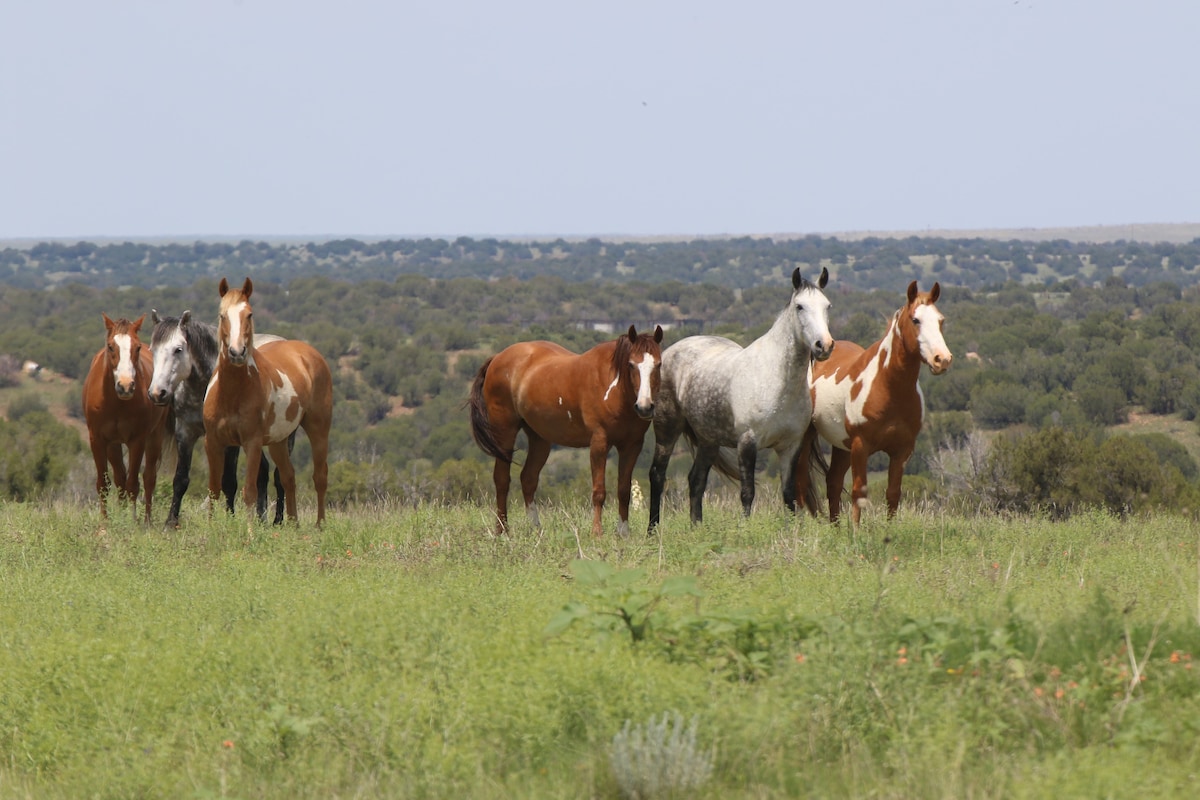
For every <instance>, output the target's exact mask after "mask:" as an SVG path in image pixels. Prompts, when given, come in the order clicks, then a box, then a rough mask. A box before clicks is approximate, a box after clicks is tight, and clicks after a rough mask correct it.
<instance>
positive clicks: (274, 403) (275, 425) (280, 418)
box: [267, 372, 300, 442]
mask: <svg viewBox="0 0 1200 800" xmlns="http://www.w3.org/2000/svg"><path fill="white" fill-rule="evenodd" d="M279 378H280V380H281V381H283V386H281V387H279V388H278V389H275V390H274V391H273V392H271V407H272V409H273V410H274V411H275V419H274V421H273V422H272V423H271V430H269V431H267V441H268V442H281V441H283V440H284V439H286V438H287V437H288V436H290V435H291V433H292V431H294V430H296V426H298V425H299V424H300V417H299V416H297V417H296V418H295V419H292V420H289V419H288V418H287V411H288V409H289V408H291V405H292V402H293V401H294V400H295V399H296V387H295V385H293V384H292V379H291V378H289V377H288V376H287V375H285V374H284V373H282V372H281V373H279Z"/></svg>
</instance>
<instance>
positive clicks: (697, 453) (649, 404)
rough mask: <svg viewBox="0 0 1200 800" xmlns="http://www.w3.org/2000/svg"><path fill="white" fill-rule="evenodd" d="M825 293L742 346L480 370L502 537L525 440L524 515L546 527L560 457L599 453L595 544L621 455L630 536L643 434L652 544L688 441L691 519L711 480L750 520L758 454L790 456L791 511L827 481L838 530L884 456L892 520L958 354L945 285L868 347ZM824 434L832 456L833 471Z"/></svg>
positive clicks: (549, 357)
mask: <svg viewBox="0 0 1200 800" xmlns="http://www.w3.org/2000/svg"><path fill="white" fill-rule="evenodd" d="M828 280H829V272H828V271H827V270H824V269H822V270H821V275H820V277H819V278H818V279H817V280H816V282H815V283H814V282H812V281H809V280H807V279H805V278H803V277H802V276H801V274H800V270H799V269H796V270H795V271H794V272H793V273H792V293H791V298H790V300H789V302H788V304H787V306H786V307H785V308H784V309H783V310H782V311H781V312H780V313H779V315H778V316H777V317H776V319H775V322H774V324H773V325H772V326H771V328H770V329H769V330H768V331H767V332H766V333H765V334H763V335H762V336H760V337H759V338H758V339H756V340H754V341H753V342H751V343H750V344H749V345H747V346H746V347H741V346H740V345H738V344H737V343H736V342H733V341H730V340H729V339H726V338H723V337H720V336H703V335H695V336H687V337H684V338H683V339H680V340H679V341H678V342H676V343H675V344H673V345H671V346H670V347H667V348H666V349H665V350H664V349H662V347H661V343H662V328H661V327H659V328H656V329H655V332H654V335H653V336H650V335H648V334H641V335H639V334H638V333H637V331H636V330H635V329H634V328H633V327H630V329H629V332H628V334H627V335H625V336H622V337H620V338H619V339H617V340H616V341H615V342H606V343H603V344H600V345H597V346H596V347H594V348H592V349H591V350H589V351H587V352H585V353H583V354H582V355H573V354H571V353H569V352H568V351H566V350H564V349H563V348H561V347H558V346H557V345H553V344H550V343H548V342H522V343H519V344H514V345H512V346H511V347H508V348H506V349H505V350H502V351H500V352H499V353H498V354H496V355H495V356H494V357H493V358H491V359H490V360H488V361H487V362H485V363H484V364H483V366H482V367H480V369H479V372H478V374H477V375H476V376H475V380H474V382H473V384H472V386H471V392H470V397H469V399H468V405H469V407H470V411H471V434H472V436H473V437H474V439H475V442H476V443H477V444H478V445H479V447H480V448H481V449H482V450H483V451H484V452H485V453H487V454H488V455H490V456H492V457H493V458H494V459H495V466H494V469H493V479H494V481H495V485H496V531H497V533H502V532H503V531H505V530H506V529H507V527H508V488H509V481H510V478H509V473H510V467H511V465H512V463H513V450H514V447H515V442H516V439H517V434H518V433H519V432H521V431H523V432H524V433H525V435H526V437H527V439H528V441H529V446H528V451H527V453H526V458H525V464H524V466H523V467H522V468H521V491H522V494H523V495H524V500H525V508H526V512H527V513H528V514H529V516H530V518H531V521H532V522H533V523H534V524H535V525H536V524H537V509H536V507H535V505H534V493H535V491H536V490H537V485H538V475H539V473H540V472H541V469H542V466H543V465H544V464H545V463H546V458H547V456H548V454H549V452H550V447H551V445H553V444H558V445H563V446H566V447H588V448H590V452H591V467H592V507H593V510H594V515H593V521H592V532H593V533H594V534H599V533H600V532H601V526H600V510H601V507H602V506H603V505H604V499H605V488H604V467H605V461H606V458H607V454H608V451H609V449H610V448H612V447H616V448H617V454H618V469H617V501H618V503H617V511H618V514H619V517H620V521H619V522H618V526H617V531H618V533H622V534H624V533H627V532H628V530H629V498H630V494H631V483H632V479H633V465H634V461H636V459H637V455H638V453H639V452H640V451H641V448H642V442H643V440H644V437H645V434H646V432H647V431H648V430H649V429H650V427H651V426H653V429H654V457H653V461H652V463H651V466H650V525H649V528H650V531H651V532H653V531H654V530H655V528H656V527H657V526H658V525H659V522H660V519H661V513H662V495H663V489H664V487H665V485H666V477H667V466H668V464H669V463H670V460H671V456H672V455H673V454H674V452H675V446H676V443H677V442H678V440H679V437H680V436H683V437H684V439H685V440H686V442H687V444H688V446H689V449H690V450H691V452H692V457H693V458H692V466H691V469H690V470H689V472H688V499H689V505H690V514H691V520H692V522H693V523H697V522H700V521H701V519H702V517H703V500H704V490H705V487H706V485H707V483H708V475H709V472H710V471H711V470H712V468H713V467H716V468H717V470H718V471H719V472H721V473H722V474H724V475H727V476H728V477H730V478H733V479H735V480H737V481H739V483H740V486H741V501H742V510H743V512H744V513H745V514H747V515H748V514H749V513H750V510H751V507H752V505H753V503H754V494H755V487H754V477H755V471H756V468H757V464H758V452H759V450H763V449H766V450H774V451H775V453H776V455H777V456H778V457H779V463H780V473H781V482H782V492H783V501H784V503H785V504H786V505H787V507H788V509H790V510H792V511H796V510H797V503H798V502H799V501H802V502H803V503H804V505H805V507H806V508H807V509H808V510H809V512H810V513H811V514H813V515H814V516H816V515H817V513H818V507H817V505H818V501H817V495H816V493H815V491H814V489H813V482H812V478H811V471H812V469H814V468H815V469H817V470H819V471H823V472H824V473H825V475H826V494H827V497H828V503H829V518H830V520H831V521H834V522H836V521H837V519H838V517H839V515H840V510H841V494H842V490H843V486H844V482H845V477H846V472H847V470H850V471H851V472H852V478H853V488H852V491H851V500H852V506H851V508H852V512H851V518H852V521H853V523H854V524H855V525H857V524H858V522H859V514H860V510H861V509H862V507H863V506H864V505H865V503H866V497H867V489H866V484H867V459H868V457H869V456H870V455H871V454H872V453H876V452H884V453H886V454H887V455H888V459H889V461H888V487H887V507H888V516H889V518H890V517H892V516H894V515H895V513H896V509H897V508H898V506H899V503H900V484H901V479H902V477H903V474H904V465H905V464H906V463H907V461H908V459H909V457H910V456H911V455H912V453H913V448H914V445H915V443H916V439H917V435H918V434H919V433H920V431H921V425H922V421H923V419H924V414H925V403H924V399H923V397H922V395H921V387H920V385H919V383H918V382H917V378H918V376H919V374H920V368H921V365H922V364H927V365H928V366H929V368H930V370H931V371H932V372H933V373H934V374H935V375H936V374H941V373H943V372H945V371H946V370H947V369H949V367H950V362H951V361H952V359H953V356H952V355H951V353H950V350H949V348H947V347H946V342H945V339H944V338H943V336H942V325H943V321H944V318H943V316H942V314H941V312H939V311H938V309H937V300H938V297H939V294H940V292H941V287H940V286H939V284H937V283H935V284H934V285H933V288H932V289H931V290H930V291H928V292H921V291H919V290H918V288H917V282H916V281H913V282H912V283H910V284H909V286H908V291H907V295H906V301H905V304H904V305H903V306H902V307H901V308H900V309H899V310H898V311H897V312H896V313H895V315H894V316H893V317H892V319H891V321H890V322H889V325H888V329H887V331H886V332H885V333H884V335H883V338H882V339H880V340H879V341H878V342H875V343H874V344H872V345H871V346H870V347H867V348H865V349H864V348H863V347H860V346H859V345H857V344H855V343H853V342H848V341H837V342H835V341H834V340H833V338H832V337H831V336H830V333H829V299H828V298H827V297H826V296H825V295H824V293H823V291H822V290H823V289H824V288H825V286H826V284H827V283H828ZM818 436H820V437H821V438H824V439H825V440H826V441H827V442H829V444H830V446H831V448H832V455H831V458H830V461H829V463H828V464H826V463H825V461H824V456H823V455H822V451H821V448H820V446H819V442H818Z"/></svg>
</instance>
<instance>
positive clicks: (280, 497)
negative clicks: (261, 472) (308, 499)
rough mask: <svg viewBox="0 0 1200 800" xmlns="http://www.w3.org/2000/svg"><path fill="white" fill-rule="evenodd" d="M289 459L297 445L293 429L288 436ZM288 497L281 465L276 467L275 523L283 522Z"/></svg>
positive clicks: (280, 523)
mask: <svg viewBox="0 0 1200 800" xmlns="http://www.w3.org/2000/svg"><path fill="white" fill-rule="evenodd" d="M287 441H288V460H289V461H290V460H291V458H292V450H294V449H295V447H296V432H295V431H292V435H291V436H289V437H288V440H287ZM286 497H287V495H285V494H284V493H283V481H282V480H280V479H279V467H275V524H276V525H282V524H283V504H284V499H285V498H286Z"/></svg>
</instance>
